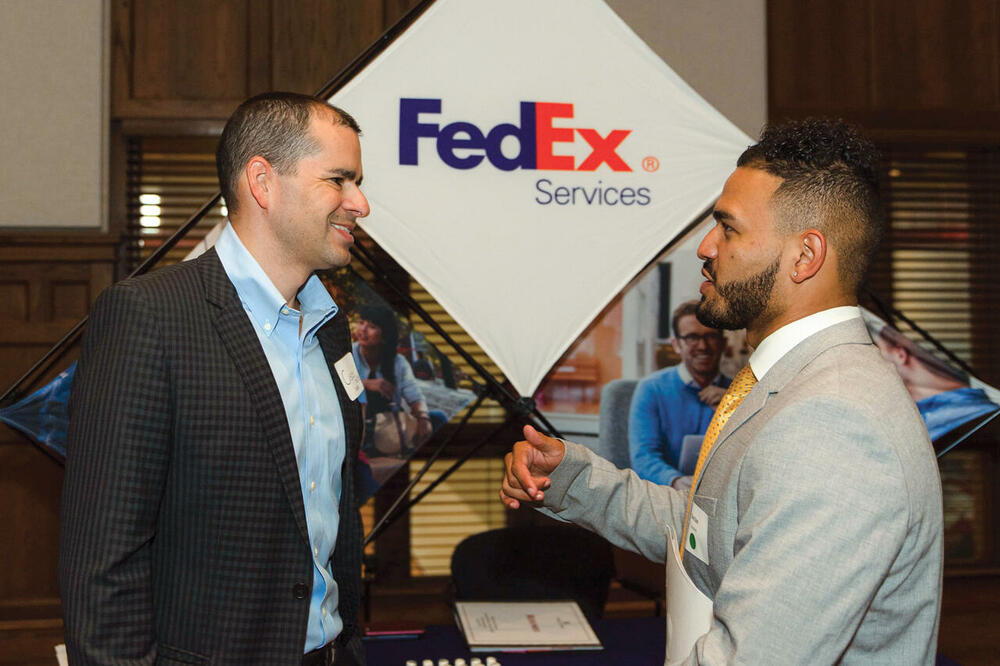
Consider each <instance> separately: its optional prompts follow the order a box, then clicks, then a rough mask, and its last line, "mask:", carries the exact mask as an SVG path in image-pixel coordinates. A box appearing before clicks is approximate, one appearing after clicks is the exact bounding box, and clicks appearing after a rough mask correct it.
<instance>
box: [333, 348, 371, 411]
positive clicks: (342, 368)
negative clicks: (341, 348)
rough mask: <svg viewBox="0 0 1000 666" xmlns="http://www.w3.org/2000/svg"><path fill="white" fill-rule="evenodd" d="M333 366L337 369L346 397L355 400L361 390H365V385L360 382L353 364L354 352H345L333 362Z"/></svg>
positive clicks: (359, 376)
mask: <svg viewBox="0 0 1000 666" xmlns="http://www.w3.org/2000/svg"><path fill="white" fill-rule="evenodd" d="M333 367H334V368H336V369H337V376H338V377H340V383H341V384H343V385H344V390H345V391H347V397H348V398H350V399H351V400H357V399H358V396H359V395H361V392H362V391H364V390H365V386H364V384H362V383H361V375H359V374H358V367H357V366H356V365H354V354H352V353H351V352H347V353H346V354H344V357H343V358H342V359H340V360H339V361H337V362H336V363H334V364H333Z"/></svg>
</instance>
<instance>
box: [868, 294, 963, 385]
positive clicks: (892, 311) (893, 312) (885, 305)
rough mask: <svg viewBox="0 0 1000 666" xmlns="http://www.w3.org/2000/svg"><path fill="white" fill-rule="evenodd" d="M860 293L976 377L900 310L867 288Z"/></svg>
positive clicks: (959, 360)
mask: <svg viewBox="0 0 1000 666" xmlns="http://www.w3.org/2000/svg"><path fill="white" fill-rule="evenodd" d="M861 291H863V292H864V293H865V294H866V295H867V296H868V297H869V298H871V299H872V300H873V301H875V303H876V304H877V305H878V306H879V308H880V309H881V310H882V311H883V313H886V312H888V313H890V314H891V315H892V317H895V318H896V319H901V320H903V321H904V322H906V325H907V326H909V327H910V328H912V329H913V330H914V331H916V332H917V333H919V334H920V336H921V337H922V338H923V339H924V340H926V341H927V342H929V343H931V344H932V345H934V348H935V349H937V350H938V351H940V352H941V353H942V354H944V355H945V356H947V357H948V358H949V359H950V360H951V361H952V362H953V363H954V364H955V365H957V366H958V367H960V368H962V370H965V371H966V372H967V373H969V375H971V376H973V377H975V376H977V375H976V372H975V370H973V369H972V367H971V366H970V365H969V364H968V363H966V362H965V361H963V360H962V359H960V358H959V357H958V356H956V355H955V353H954V352H952V351H951V350H950V349H948V348H947V347H945V346H944V345H943V344H941V343H940V342H938V341H937V339H936V338H935V337H934V336H933V335H931V334H930V333H928V332H927V331H925V330H924V329H923V328H921V327H920V326H919V325H918V324H917V323H916V322H915V321H913V320H912V319H910V318H909V317H907V316H906V315H905V314H903V312H902V311H901V310H898V309H896V308H894V307H893V306H891V305H889V304H888V303H886V302H885V301H884V300H882V299H881V298H879V296H877V295H876V294H875V292H874V291H872V290H871V289H870V288H869V287H867V286H865V287H862V288H861ZM888 323H890V324H893V323H894V322H891V321H890V322H888Z"/></svg>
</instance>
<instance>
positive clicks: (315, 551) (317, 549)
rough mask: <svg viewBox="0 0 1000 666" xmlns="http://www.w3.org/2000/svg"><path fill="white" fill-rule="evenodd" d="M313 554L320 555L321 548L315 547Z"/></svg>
mask: <svg viewBox="0 0 1000 666" xmlns="http://www.w3.org/2000/svg"><path fill="white" fill-rule="evenodd" d="M313 555H315V556H316V557H319V548H313Z"/></svg>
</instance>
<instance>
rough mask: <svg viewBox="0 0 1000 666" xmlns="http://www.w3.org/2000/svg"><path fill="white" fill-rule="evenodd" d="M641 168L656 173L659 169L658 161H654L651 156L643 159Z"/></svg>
mask: <svg viewBox="0 0 1000 666" xmlns="http://www.w3.org/2000/svg"><path fill="white" fill-rule="evenodd" d="M642 168H643V169H645V170H646V171H656V170H657V169H659V168H660V160H658V159H656V158H655V157H653V156H652V155H650V156H649V157H644V158H643V159H642Z"/></svg>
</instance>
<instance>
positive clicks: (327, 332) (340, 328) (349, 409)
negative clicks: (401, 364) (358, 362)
mask: <svg viewBox="0 0 1000 666" xmlns="http://www.w3.org/2000/svg"><path fill="white" fill-rule="evenodd" d="M316 337H317V338H318V339H319V346H320V348H321V349H322V350H323V356H324V358H325V359H326V364H327V366H328V367H329V368H330V377H331V378H332V379H333V385H334V387H335V388H336V389H337V399H338V400H339V401H340V413H341V414H342V415H343V419H344V436H345V438H346V441H347V454H346V456H345V458H344V471H345V478H344V483H345V486H344V488H345V490H346V488H347V485H346V484H347V483H349V482H350V480H349V479H347V478H346V477H347V476H348V475H347V474H346V472H347V471H348V470H350V469H352V466H351V462H352V461H353V460H354V458H356V457H357V450H358V446H359V444H360V442H361V430H362V427H363V424H362V417H361V404H360V403H359V402H358V401H357V400H351V399H350V398H349V397H348V396H347V391H346V390H345V389H344V383H343V381H341V379H340V376H339V375H338V373H337V368H336V367H335V365H334V364H335V363H336V362H337V361H339V360H340V359H341V358H342V357H343V356H344V355H345V354H349V353H351V337H350V330H349V328H348V323H347V314H346V313H345V312H344V310H343V309H338V310H337V314H336V315H335V316H334V317H333V319H331V320H330V321H328V322H327V323H326V324H325V325H323V327H322V328H320V329H319V331H317V332H316Z"/></svg>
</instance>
